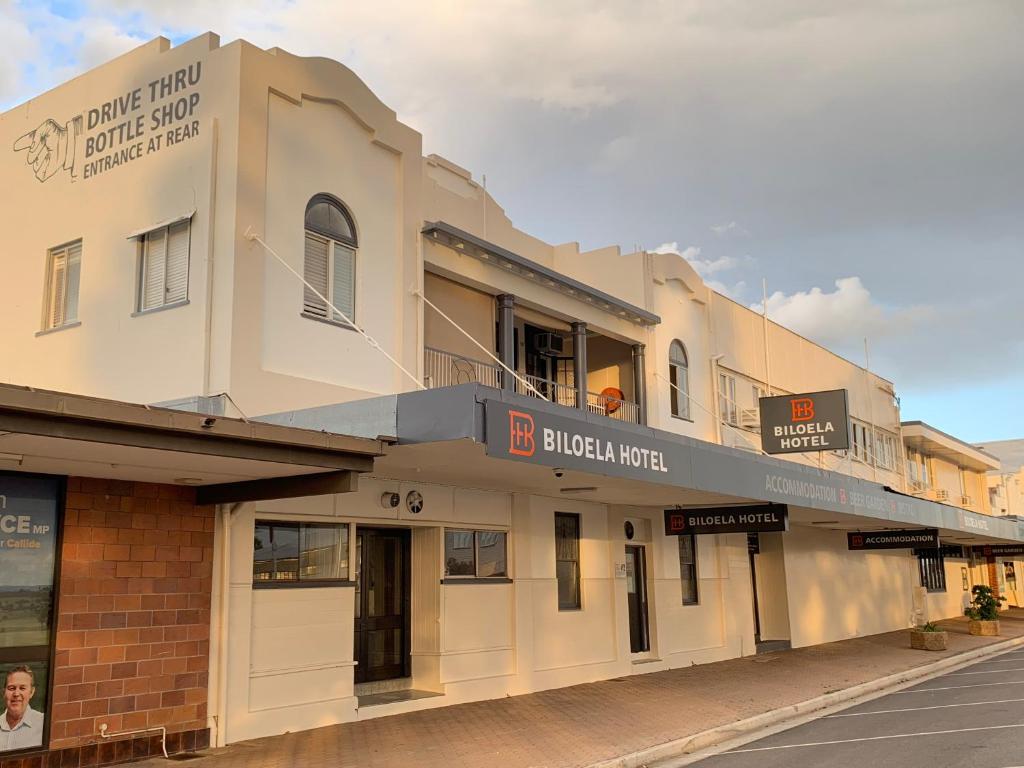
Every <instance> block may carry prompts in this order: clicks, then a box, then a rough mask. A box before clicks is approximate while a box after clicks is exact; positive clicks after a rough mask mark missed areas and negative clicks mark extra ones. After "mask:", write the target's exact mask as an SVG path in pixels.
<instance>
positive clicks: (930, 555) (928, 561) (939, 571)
mask: <svg viewBox="0 0 1024 768" xmlns="http://www.w3.org/2000/svg"><path fill="white" fill-rule="evenodd" d="M917 567H918V569H919V570H920V571H921V586H922V587H924V588H925V589H927V590H928V591H929V592H945V591H946V560H945V557H943V554H942V550H941V549H934V550H932V549H921V550H918V551H917Z"/></svg>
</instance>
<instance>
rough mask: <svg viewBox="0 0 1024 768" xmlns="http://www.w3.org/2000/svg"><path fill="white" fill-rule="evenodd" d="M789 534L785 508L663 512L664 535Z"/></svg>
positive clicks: (762, 506)
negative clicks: (784, 532) (780, 532)
mask: <svg viewBox="0 0 1024 768" xmlns="http://www.w3.org/2000/svg"><path fill="white" fill-rule="evenodd" d="M788 530H789V508H788V507H787V506H786V505H785V504H748V505H744V506H738V507H700V508H690V509H666V510H665V535H666V536H683V535H687V534H696V533H771V532H778V531H788Z"/></svg>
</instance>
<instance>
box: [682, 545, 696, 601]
mask: <svg viewBox="0 0 1024 768" xmlns="http://www.w3.org/2000/svg"><path fill="white" fill-rule="evenodd" d="M678 539H679V578H680V581H681V582H682V585H683V605H696V604H697V602H698V599H697V539H696V537H694V536H693V535H692V534H691V535H689V536H679V537H678Z"/></svg>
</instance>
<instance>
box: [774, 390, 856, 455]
mask: <svg viewBox="0 0 1024 768" xmlns="http://www.w3.org/2000/svg"><path fill="white" fill-rule="evenodd" d="M758 405H759V408H760V413H761V447H762V449H763V450H764V452H765V453H803V452H806V451H840V450H845V449H847V448H849V447H850V414H849V408H848V406H847V399H846V390H845V389H834V390H830V391H828V392H810V393H807V394H802V395H783V396H777V397H762V398H761V399H760V401H759V403H758Z"/></svg>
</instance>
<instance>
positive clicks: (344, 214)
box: [302, 195, 356, 325]
mask: <svg viewBox="0 0 1024 768" xmlns="http://www.w3.org/2000/svg"><path fill="white" fill-rule="evenodd" d="M305 228H306V241H305V251H304V256H303V268H302V274H303V277H304V278H305V280H306V283H307V284H308V285H306V287H305V288H304V292H303V297H302V313H303V314H304V315H307V316H309V317H314V318H318V319H322V320H328V321H330V322H333V323H339V324H341V325H348V323H349V321H353V322H354V320H355V304H356V236H355V226H354V223H353V221H352V218H351V216H350V215H349V214H348V211H347V210H346V209H345V207H344V206H343V205H342V204H341V203H340V202H339V201H338V200H336V199H335V198H333V197H331V196H329V195H316V196H314V197H313V198H312V199H311V200H310V201H309V204H308V205H307V206H306V219H305ZM330 305H333V307H334V309H332V308H331V306H330ZM335 310H337V311H335Z"/></svg>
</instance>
